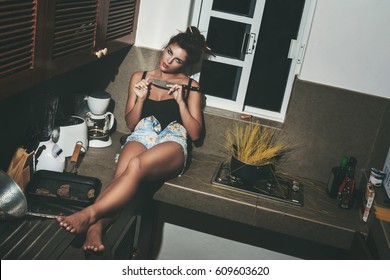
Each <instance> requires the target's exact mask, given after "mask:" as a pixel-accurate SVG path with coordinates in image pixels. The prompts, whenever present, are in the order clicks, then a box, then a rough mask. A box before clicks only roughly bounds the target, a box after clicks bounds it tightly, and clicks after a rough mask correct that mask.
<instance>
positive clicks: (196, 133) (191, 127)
mask: <svg viewBox="0 0 390 280" xmlns="http://www.w3.org/2000/svg"><path fill="white" fill-rule="evenodd" d="M192 84H193V86H195V87H198V86H199V84H198V83H197V82H196V81H193V82H192ZM175 89H176V90H175ZM182 91H183V88H182V87H181V86H178V85H175V86H173V87H172V88H171V89H170V90H169V92H168V93H172V94H173V95H174V97H175V99H176V101H177V103H178V104H179V109H180V116H181V120H182V122H183V125H184V127H185V128H186V130H187V133H188V136H189V137H190V138H191V140H192V141H196V140H198V139H199V137H200V135H201V131H202V108H201V106H202V94H201V93H200V92H198V91H191V92H190V93H189V94H188V99H187V103H186V102H185V101H184V100H183V95H182Z"/></svg>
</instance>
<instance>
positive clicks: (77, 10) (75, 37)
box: [52, 0, 97, 59]
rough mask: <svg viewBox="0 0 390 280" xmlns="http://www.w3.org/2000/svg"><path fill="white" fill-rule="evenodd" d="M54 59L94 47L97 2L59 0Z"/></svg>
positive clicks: (56, 14)
mask: <svg viewBox="0 0 390 280" xmlns="http://www.w3.org/2000/svg"><path fill="white" fill-rule="evenodd" d="M55 10H56V11H55V18H54V21H55V23H54V24H55V29H54V44H53V52H52V58H53V59H56V58H59V57H62V56H65V55H68V54H71V53H75V52H77V51H78V50H85V49H86V48H91V49H92V47H93V45H94V40H95V28H96V10H97V1H80V0H57V1H56V8H55Z"/></svg>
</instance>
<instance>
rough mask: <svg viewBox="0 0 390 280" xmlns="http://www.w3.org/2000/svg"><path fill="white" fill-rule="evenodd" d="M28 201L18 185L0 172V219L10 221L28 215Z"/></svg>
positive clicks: (4, 173)
mask: <svg viewBox="0 0 390 280" xmlns="http://www.w3.org/2000/svg"><path fill="white" fill-rule="evenodd" d="M27 208H28V207H27V200H26V197H25V195H24V193H23V192H22V190H21V189H20V187H19V186H18V184H17V183H16V182H15V181H14V180H13V179H12V178H11V177H10V176H9V175H8V174H7V173H6V172H4V171H3V170H0V219H1V220H10V219H14V218H20V217H23V216H24V215H25V214H26V213H27Z"/></svg>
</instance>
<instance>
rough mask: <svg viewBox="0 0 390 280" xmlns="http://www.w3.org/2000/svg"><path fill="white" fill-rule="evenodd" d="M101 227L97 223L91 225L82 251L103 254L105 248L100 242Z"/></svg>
mask: <svg viewBox="0 0 390 280" xmlns="http://www.w3.org/2000/svg"><path fill="white" fill-rule="evenodd" d="M102 232H103V226H102V224H101V223H99V222H97V223H95V224H93V225H91V226H90V227H89V229H88V231H87V238H86V239H85V242H84V245H83V249H84V251H93V252H103V251H104V249H105V247H104V245H103V242H102Z"/></svg>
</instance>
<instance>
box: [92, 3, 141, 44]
mask: <svg viewBox="0 0 390 280" xmlns="http://www.w3.org/2000/svg"><path fill="white" fill-rule="evenodd" d="M107 2H108V1H107ZM139 4H140V1H139V0H111V1H109V7H108V12H107V13H106V15H107V17H106V19H107V22H106V23H105V24H104V25H103V26H104V28H102V32H101V34H102V35H103V36H102V37H97V40H98V39H102V40H103V41H104V43H103V44H104V48H107V49H108V52H114V51H116V50H119V49H121V48H123V47H127V46H130V45H133V44H134V42H135V31H136V29H137V18H138V13H139ZM98 34H99V33H98ZM98 44H101V42H99V41H98V42H97V45H98ZM100 49H101V48H100Z"/></svg>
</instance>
